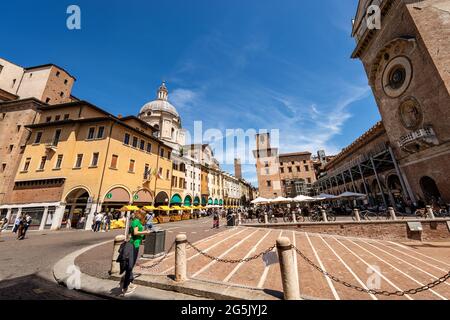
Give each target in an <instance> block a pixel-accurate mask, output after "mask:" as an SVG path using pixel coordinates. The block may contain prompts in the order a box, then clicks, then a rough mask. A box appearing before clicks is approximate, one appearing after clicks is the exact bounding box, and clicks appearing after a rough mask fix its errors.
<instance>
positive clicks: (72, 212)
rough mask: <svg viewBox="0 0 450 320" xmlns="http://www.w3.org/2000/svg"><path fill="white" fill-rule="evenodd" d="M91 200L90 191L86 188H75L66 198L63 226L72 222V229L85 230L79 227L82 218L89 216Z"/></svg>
mask: <svg viewBox="0 0 450 320" xmlns="http://www.w3.org/2000/svg"><path fill="white" fill-rule="evenodd" d="M90 200H92V199H91V194H90V192H89V190H88V189H87V188H85V187H76V188H73V189H72V190H71V191H70V192H69V193H68V194H67V195H66V197H65V198H64V202H65V203H66V207H65V209H64V215H63V218H62V222H61V226H62V225H67V223H69V222H70V226H71V227H72V228H78V227H80V228H84V225H82V226H79V222H80V221H81V218H82V217H85V218H86V217H87V215H88V212H87V211H88V203H89V201H90Z"/></svg>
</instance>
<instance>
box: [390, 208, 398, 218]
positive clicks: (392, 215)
mask: <svg viewBox="0 0 450 320" xmlns="http://www.w3.org/2000/svg"><path fill="white" fill-rule="evenodd" d="M388 212H389V214H390V215H391V219H392V220H397V216H396V215H395V210H394V208H392V207H389V208H388Z"/></svg>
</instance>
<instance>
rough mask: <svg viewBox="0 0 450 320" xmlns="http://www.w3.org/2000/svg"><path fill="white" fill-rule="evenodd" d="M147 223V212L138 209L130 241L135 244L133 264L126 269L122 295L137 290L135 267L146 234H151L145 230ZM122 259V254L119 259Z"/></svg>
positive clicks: (132, 224)
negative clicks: (134, 282)
mask: <svg viewBox="0 0 450 320" xmlns="http://www.w3.org/2000/svg"><path fill="white" fill-rule="evenodd" d="M144 223H145V212H144V211H138V212H136V213H135V215H134V218H133V220H132V221H131V223H130V230H129V234H130V241H129V243H130V244H132V246H133V251H132V259H131V260H130V263H131V265H128V267H127V268H126V270H125V276H124V277H123V281H122V296H126V295H129V294H131V293H133V292H134V290H136V285H135V284H133V281H134V275H133V268H134V266H135V265H136V262H137V260H138V256H139V247H140V246H141V244H142V240H144V236H145V235H148V234H150V231H149V230H144ZM119 259H120V256H119V258H118V260H119Z"/></svg>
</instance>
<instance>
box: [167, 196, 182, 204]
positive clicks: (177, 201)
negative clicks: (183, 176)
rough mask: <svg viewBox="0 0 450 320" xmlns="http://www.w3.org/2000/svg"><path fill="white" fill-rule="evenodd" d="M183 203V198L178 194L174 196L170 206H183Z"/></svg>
mask: <svg viewBox="0 0 450 320" xmlns="http://www.w3.org/2000/svg"><path fill="white" fill-rule="evenodd" d="M181 203H183V200H181V197H180V196H179V195H178V194H175V195H173V197H172V199H171V200H170V204H181Z"/></svg>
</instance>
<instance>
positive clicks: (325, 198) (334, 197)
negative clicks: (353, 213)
mask: <svg viewBox="0 0 450 320" xmlns="http://www.w3.org/2000/svg"><path fill="white" fill-rule="evenodd" d="M315 198H316V199H320V200H328V199H336V198H337V197H336V196H334V195H332V194H326V193H321V194H319V195H318V196H317V197H315Z"/></svg>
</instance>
